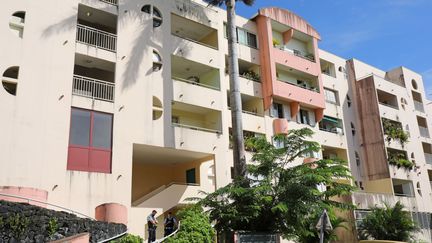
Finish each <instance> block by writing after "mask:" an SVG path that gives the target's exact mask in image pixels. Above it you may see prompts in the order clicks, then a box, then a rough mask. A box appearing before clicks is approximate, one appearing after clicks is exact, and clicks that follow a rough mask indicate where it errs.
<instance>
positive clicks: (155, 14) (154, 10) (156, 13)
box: [141, 5, 162, 28]
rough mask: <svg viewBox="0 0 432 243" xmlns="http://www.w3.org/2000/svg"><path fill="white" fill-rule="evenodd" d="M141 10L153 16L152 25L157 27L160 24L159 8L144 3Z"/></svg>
mask: <svg viewBox="0 0 432 243" xmlns="http://www.w3.org/2000/svg"><path fill="white" fill-rule="evenodd" d="M141 11H142V12H144V13H147V14H150V15H152V17H153V27H155V28H156V27H159V26H161V25H162V14H161V12H160V11H159V9H157V8H155V7H154V6H152V5H144V6H143V7H142V8H141Z"/></svg>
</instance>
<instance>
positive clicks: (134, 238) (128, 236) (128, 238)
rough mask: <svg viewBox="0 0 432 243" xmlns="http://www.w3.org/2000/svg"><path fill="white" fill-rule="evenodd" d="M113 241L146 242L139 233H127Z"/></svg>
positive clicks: (116, 242)
mask: <svg viewBox="0 0 432 243" xmlns="http://www.w3.org/2000/svg"><path fill="white" fill-rule="evenodd" d="M113 242H114V243H142V242H144V240H143V238H141V237H139V236H137V235H132V234H126V235H125V236H123V237H122V238H120V239H118V240H115V241H113Z"/></svg>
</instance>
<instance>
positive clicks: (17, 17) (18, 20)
mask: <svg viewBox="0 0 432 243" xmlns="http://www.w3.org/2000/svg"><path fill="white" fill-rule="evenodd" d="M24 22H25V11H17V12H15V13H13V14H12V16H11V17H10V19H9V28H10V30H11V31H12V33H14V34H15V35H16V36H18V37H19V38H22V37H23V32H24Z"/></svg>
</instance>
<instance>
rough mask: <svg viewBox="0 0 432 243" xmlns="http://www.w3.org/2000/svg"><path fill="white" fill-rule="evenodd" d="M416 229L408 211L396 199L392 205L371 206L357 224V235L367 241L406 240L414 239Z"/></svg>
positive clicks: (364, 242) (365, 242) (363, 242)
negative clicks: (369, 210) (368, 211)
mask: <svg viewBox="0 0 432 243" xmlns="http://www.w3.org/2000/svg"><path fill="white" fill-rule="evenodd" d="M417 231H418V228H417V226H416V225H415V223H414V221H413V220H412V218H411V216H410V214H409V212H407V211H404V206H403V205H402V204H401V203H400V202H399V201H398V202H397V203H396V204H395V205H394V206H393V207H391V206H389V205H388V204H385V207H373V208H371V212H370V213H369V214H367V215H366V217H365V218H364V219H363V220H362V222H361V223H360V225H359V236H360V238H363V239H364V240H365V241H360V242H361V243H367V242H376V243H378V242H391V241H402V242H408V241H410V240H413V239H414V233H415V232H417ZM367 239H373V240H367Z"/></svg>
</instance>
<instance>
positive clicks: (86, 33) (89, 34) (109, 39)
mask: <svg viewBox="0 0 432 243" xmlns="http://www.w3.org/2000/svg"><path fill="white" fill-rule="evenodd" d="M76 38H77V39H76V41H77V42H78V43H83V44H86V45H90V46H94V47H96V48H100V49H103V50H107V51H112V52H116V49H117V35H115V34H112V33H109V32H105V31H102V30H98V29H96V28H92V27H89V26H85V25H81V24H78V25H77V37H76Z"/></svg>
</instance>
